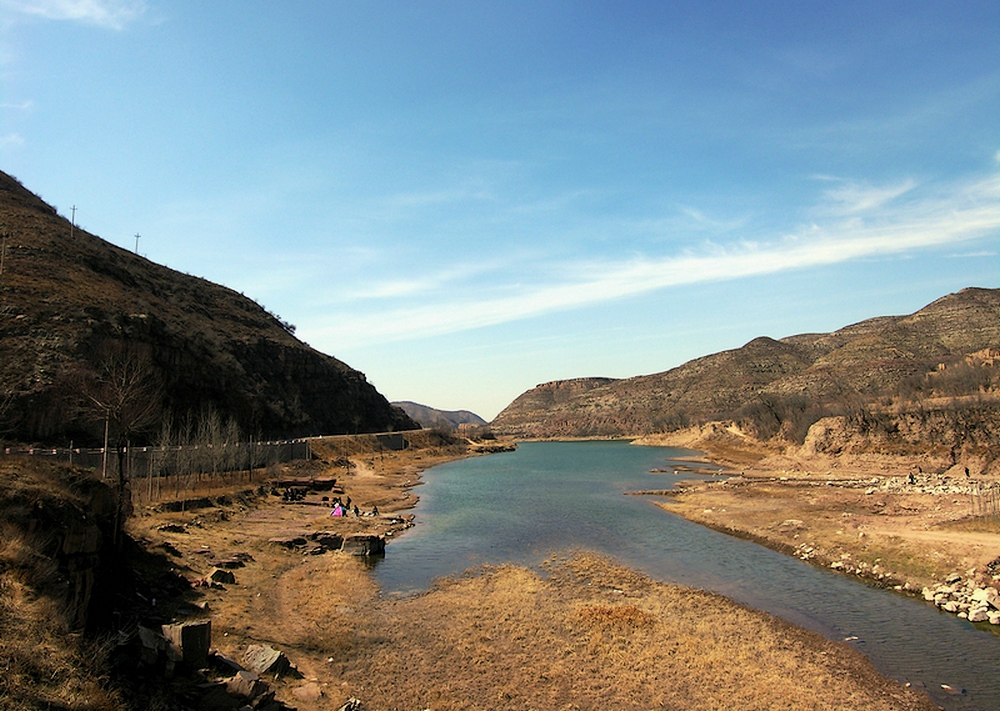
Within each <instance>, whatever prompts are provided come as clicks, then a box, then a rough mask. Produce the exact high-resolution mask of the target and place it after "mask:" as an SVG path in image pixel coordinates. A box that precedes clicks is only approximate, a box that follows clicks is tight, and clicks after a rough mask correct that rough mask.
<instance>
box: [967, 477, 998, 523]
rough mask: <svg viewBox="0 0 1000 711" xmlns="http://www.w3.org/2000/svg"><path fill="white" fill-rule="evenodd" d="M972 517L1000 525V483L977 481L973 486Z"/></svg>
mask: <svg viewBox="0 0 1000 711" xmlns="http://www.w3.org/2000/svg"><path fill="white" fill-rule="evenodd" d="M971 493H972V516H973V518H980V519H985V520H986V521H988V522H990V523H994V524H996V523H1000V483H998V482H992V481H975V482H973V483H972V485H971Z"/></svg>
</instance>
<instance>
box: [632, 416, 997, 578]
mask: <svg viewBox="0 0 1000 711" xmlns="http://www.w3.org/2000/svg"><path fill="white" fill-rule="evenodd" d="M643 443H646V444H657V445H661V446H681V447H691V448H696V449H699V450H700V451H702V452H703V453H704V454H705V456H706V459H707V460H708V461H712V462H716V463H720V464H723V465H725V466H727V467H728V470H727V473H726V474H725V475H724V476H721V477H719V478H718V480H714V481H703V482H688V483H686V484H684V485H683V486H682V487H681V489H680V491H679V492H678V493H677V494H676V495H674V496H673V497H672V498H671V501H669V502H666V503H664V504H662V506H663V507H664V508H665V509H667V510H669V511H671V512H673V513H676V514H679V515H681V516H684V517H685V518H687V519H689V520H691V521H695V522H697V523H700V524H702V525H705V526H709V527H711V528H714V529H716V530H720V531H724V532H726V533H730V534H733V535H737V536H741V537H744V538H748V539H751V540H755V541H757V542H759V543H762V544H763V545H766V546H768V547H770V548H773V549H775V550H779V551H782V552H784V553H788V554H790V555H795V556H797V557H799V558H802V559H803V560H807V561H809V562H811V563H814V564H816V565H820V566H823V567H829V568H833V569H837V570H840V571H842V572H845V573H847V574H851V575H857V576H859V577H862V578H865V579H866V580H869V581H871V582H872V583H874V584H878V585H882V586H885V587H890V588H893V589H896V590H899V591H900V592H904V593H910V594H914V595H917V594H920V593H921V591H922V589H923V588H924V587H928V586H929V587H934V586H937V585H939V584H941V583H943V582H944V581H945V580H946V579H949V578H954V577H955V576H960V577H961V578H962V580H963V582H969V583H975V584H977V585H979V586H986V585H991V586H995V585H997V584H1000V580H997V579H995V578H994V576H995V575H996V574H997V573H998V572H1000V524H998V522H997V518H996V517H992V518H990V517H983V516H977V515H975V514H977V513H981V511H982V501H980V500H979V499H977V496H976V494H975V493H974V492H976V491H979V490H980V489H983V490H985V488H986V487H988V486H991V485H992V484H993V483H994V481H993V479H991V478H986V477H982V476H977V477H970V476H967V475H966V474H965V473H964V472H962V471H961V468H960V467H955V468H953V469H951V470H945V471H940V467H938V468H934V467H933V466H932V465H930V464H929V463H928V462H927V461H926V460H923V459H921V458H919V457H908V458H907V457H878V456H869V457H854V458H851V459H848V458H842V459H834V458H820V457H806V456H801V455H798V454H790V453H788V452H782V451H778V450H775V449H768V448H765V447H763V446H761V445H759V444H757V443H754V442H752V441H749V440H740V439H739V438H737V437H718V436H710V437H704V436H702V437H699V436H698V433H697V432H695V431H691V432H687V433H684V434H683V435H680V436H679V437H659V438H657V439H655V440H643Z"/></svg>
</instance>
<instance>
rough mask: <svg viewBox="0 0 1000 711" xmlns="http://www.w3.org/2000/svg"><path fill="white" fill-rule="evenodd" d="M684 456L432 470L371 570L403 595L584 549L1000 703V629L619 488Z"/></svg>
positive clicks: (898, 672)
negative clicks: (401, 531) (409, 521)
mask: <svg viewBox="0 0 1000 711" xmlns="http://www.w3.org/2000/svg"><path fill="white" fill-rule="evenodd" d="M693 454H694V453H692V452H688V451H685V450H678V449H670V448H662V447H640V446H634V445H630V444H628V443H625V442H603V441H602V442H533V443H524V444H521V445H520V446H519V448H518V449H517V451H515V452H511V453H506V454H494V455H490V456H487V457H476V458H472V459H464V460H460V461H456V462H451V463H448V464H443V465H440V466H437V467H434V468H432V469H430V470H428V471H426V472H424V474H423V475H422V478H423V481H424V484H423V485H421V486H420V487H419V488H418V489H417V493H418V494H419V496H420V501H419V503H418V504H417V507H416V509H415V510H414V513H415V514H416V526H415V527H414V528H413V529H412V530H410V531H408V532H407V533H406V535H404V536H403V537H401V538H399V539H398V540H395V541H393V542H392V543H391V545H390V546H389V548H388V552H387V555H386V558H385V560H383V561H381V562H380V563H379V564H378V565H377V566H376V569H375V575H376V578H377V580H378V582H379V584H380V585H381V587H382V590H383V593H385V594H389V595H405V594H409V593H414V592H420V591H423V590H426V589H427V588H428V587H429V586H430V584H431V583H432V581H433V580H434V579H435V578H438V577H443V576H449V575H453V574H456V573H461V572H463V571H465V570H466V569H468V568H472V567H477V566H480V565H483V564H497V563H503V562H508V561H510V562H516V563H522V564H525V565H529V566H533V565H536V564H538V563H540V562H541V561H542V560H544V559H545V558H547V557H548V556H550V555H553V554H560V553H565V552H567V551H570V550H573V549H580V548H586V549H590V550H595V551H598V552H601V553H604V554H607V555H609V556H612V557H613V558H615V559H616V560H618V561H619V562H621V563H624V564H626V565H628V566H630V567H632V568H635V569H637V570H641V571H643V572H644V573H646V574H647V575H649V576H650V577H652V578H654V579H656V580H661V581H664V582H671V583H680V584H682V585H687V586H692V587H698V588H703V589H706V590H711V591H714V592H718V593H721V594H723V595H726V596H727V597H730V598H732V599H734V600H737V601H739V602H742V603H745V604H747V605H750V606H752V607H755V608H757V609H761V610H765V611H767V612H769V613H771V614H773V615H776V616H778V617H781V618H783V619H785V620H788V621H789V622H792V623H794V624H797V625H800V626H802V627H806V628H808V629H811V630H814V631H816V632H819V633H821V634H823V635H825V636H826V637H828V638H830V639H834V640H838V641H845V640H849V641H848V642H847V643H848V644H851V645H852V646H854V647H855V648H857V649H859V650H860V651H862V652H863V653H864V654H866V655H867V656H868V657H869V658H870V659H871V660H872V662H873V663H874V664H875V666H876V667H877V668H878V669H879V670H880V671H881V672H882V673H883V674H885V675H887V676H889V677H891V678H893V679H897V680H899V681H901V682H910V683H912V684H914V685H916V686H918V687H921V688H925V689H926V690H927V692H928V694H930V696H931V698H932V699H933V700H934V701H935V702H936V703H938V704H939V705H940V706H942V707H944V708H946V709H956V710H959V709H961V710H965V709H968V710H970V711H971V710H973V709H975V710H979V709H982V710H983V711H986V710H990V711H992V710H995V709H998V708H1000V637H998V636H997V635H995V634H993V633H992V632H990V631H988V630H983V629H980V628H977V627H976V626H974V625H972V624H970V623H969V622H966V621H964V620H960V619H958V618H957V617H954V616H952V615H949V614H946V613H942V612H939V611H938V610H937V609H936V608H934V607H933V606H932V605H929V604H927V603H924V602H923V601H921V600H916V599H913V598H909V597H905V596H902V595H899V594H897V593H894V592H890V591H886V590H880V589H877V588H873V587H870V586H868V585H866V584H864V583H862V582H859V581H857V580H855V579H853V578H850V577H848V576H845V575H842V574H837V573H833V572H831V571H827V570H824V569H820V568H817V567H815V566H811V565H809V564H807V563H804V562H802V561H799V560H798V559H796V558H792V557H790V556H785V555H782V554H780V553H776V552H774V551H771V550H769V549H767V548H764V547H763V546H760V545H758V544H755V543H750V542H748V541H744V540H741V539H738V538H734V537H732V536H727V535H724V534H721V533H717V532H715V531H712V530H710V529H707V528H704V527H702V526H699V525H697V524H693V523H690V522H688V521H686V520H685V519H683V518H681V517H680V516H676V515H673V514H670V513H665V512H664V511H663V510H662V509H661V508H660V507H658V506H655V505H654V504H653V501H652V500H651V497H648V496H626V495H625V493H626V492H629V491H641V490H663V489H668V488H671V487H672V486H673V485H674V484H675V483H676V482H678V481H680V480H682V479H691V478H692V477H693V475H692V474H691V473H690V472H683V471H681V472H674V471H673V470H672V467H673V466H680V465H682V464H683V463H685V462H687V460H688V459H689V458H690V457H691V456H692V455H693ZM652 469H665V470H667V471H666V472H655V473H654V472H652V471H651V470H652ZM942 685H948V686H950V687H952V688H954V689H961V690H963V693H961V694H958V695H956V694H954V693H948V692H946V691H945V690H943V688H942Z"/></svg>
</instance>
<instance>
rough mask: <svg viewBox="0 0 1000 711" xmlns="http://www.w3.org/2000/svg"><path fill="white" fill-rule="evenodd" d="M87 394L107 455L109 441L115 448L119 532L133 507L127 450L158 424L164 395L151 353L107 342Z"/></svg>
mask: <svg viewBox="0 0 1000 711" xmlns="http://www.w3.org/2000/svg"><path fill="white" fill-rule="evenodd" d="M84 392H85V395H86V398H87V401H88V402H89V404H90V410H91V412H93V413H94V414H95V415H98V416H100V418H101V419H102V420H103V424H104V432H105V440H106V442H105V451H106V449H107V441H108V440H110V441H113V442H114V444H115V450H116V454H117V457H118V480H117V482H116V483H117V487H116V488H117V491H118V500H119V501H118V518H117V521H116V524H117V525H116V530H120V529H121V526H122V524H123V523H124V520H125V517H126V516H127V515H128V512H129V507H130V504H131V501H130V500H129V496H128V481H129V472H128V469H127V467H126V462H125V458H126V454H127V451H128V447H129V444H130V442H131V441H132V438H133V437H134V436H135V435H136V434H137V433H139V432H140V431H142V430H143V429H144V428H146V427H148V426H150V425H152V424H154V423H155V422H156V420H157V419H158V416H159V413H160V407H161V399H162V391H161V388H160V384H159V379H158V378H157V374H156V370H155V369H154V367H153V362H152V357H151V355H150V352H149V350H148V349H144V348H142V347H140V346H138V345H136V344H130V343H122V342H120V341H109V342H107V343H106V344H105V345H104V347H103V348H102V349H101V351H100V353H99V354H98V357H97V360H96V364H95V369H94V372H93V373H92V374H91V375H90V377H89V378H88V380H87V382H86V384H85V390H84Z"/></svg>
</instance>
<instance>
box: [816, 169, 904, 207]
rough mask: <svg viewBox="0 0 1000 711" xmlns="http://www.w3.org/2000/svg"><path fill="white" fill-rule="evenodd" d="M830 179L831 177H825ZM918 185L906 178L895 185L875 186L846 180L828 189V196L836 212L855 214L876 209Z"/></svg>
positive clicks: (826, 194)
mask: <svg viewBox="0 0 1000 711" xmlns="http://www.w3.org/2000/svg"><path fill="white" fill-rule="evenodd" d="M823 179H826V180H829V178H823ZM916 186H917V183H916V181H914V180H904V181H902V182H901V183H897V184H895V185H883V186H873V185H867V184H861V183H850V182H845V183H843V184H842V185H838V186H837V187H835V188H832V189H830V190H827V191H826V193H825V196H826V198H827V199H828V200H829V201H830V206H831V207H832V208H833V209H834V211H836V212H840V213H844V214H855V213H861V212H868V211H869V210H875V209H878V208H880V207H882V206H883V205H885V204H886V203H889V202H892V201H893V200H895V199H896V198H898V197H900V196H902V195H905V194H906V193H908V192H910V191H911V190H913V189H914V188H915V187H916Z"/></svg>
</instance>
